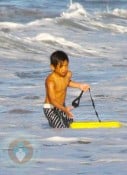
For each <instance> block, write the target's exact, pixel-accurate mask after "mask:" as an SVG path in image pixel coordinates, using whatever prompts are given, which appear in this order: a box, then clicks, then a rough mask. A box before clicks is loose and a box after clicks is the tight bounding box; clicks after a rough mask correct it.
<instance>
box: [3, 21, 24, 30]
mask: <svg viewBox="0 0 127 175" xmlns="http://www.w3.org/2000/svg"><path fill="white" fill-rule="evenodd" d="M22 27H24V25H23V24H20V23H14V22H0V29H3V28H8V29H18V28H22Z"/></svg>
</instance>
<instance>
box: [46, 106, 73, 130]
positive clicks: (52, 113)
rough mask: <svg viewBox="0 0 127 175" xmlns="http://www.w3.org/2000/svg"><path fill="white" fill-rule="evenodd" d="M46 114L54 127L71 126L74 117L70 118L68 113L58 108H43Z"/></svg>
mask: <svg viewBox="0 0 127 175" xmlns="http://www.w3.org/2000/svg"><path fill="white" fill-rule="evenodd" d="M43 110H44V114H45V116H46V118H47V119H48V121H49V125H50V126H51V127H53V128H69V125H70V123H72V122H73V119H69V118H68V117H67V116H66V114H65V113H64V112H62V111H60V110H59V109H57V108H43Z"/></svg>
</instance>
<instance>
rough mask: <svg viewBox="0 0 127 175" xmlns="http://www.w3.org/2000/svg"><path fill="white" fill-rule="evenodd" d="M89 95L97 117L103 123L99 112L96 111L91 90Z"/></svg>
mask: <svg viewBox="0 0 127 175" xmlns="http://www.w3.org/2000/svg"><path fill="white" fill-rule="evenodd" d="M89 93H90V98H91V102H92V106H93V108H94V111H95V114H96V116H97V118H98V121H99V122H101V120H100V118H99V115H98V112H97V111H96V108H95V103H94V100H93V98H92V95H91V91H90V88H89Z"/></svg>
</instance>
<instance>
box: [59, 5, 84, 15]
mask: <svg viewBox="0 0 127 175" xmlns="http://www.w3.org/2000/svg"><path fill="white" fill-rule="evenodd" d="M61 16H62V17H64V18H72V17H75V18H80V17H87V12H86V11H85V9H84V8H83V6H82V5H81V4H79V3H71V4H70V6H69V9H68V10H67V11H66V12H63V13H62V15H61Z"/></svg>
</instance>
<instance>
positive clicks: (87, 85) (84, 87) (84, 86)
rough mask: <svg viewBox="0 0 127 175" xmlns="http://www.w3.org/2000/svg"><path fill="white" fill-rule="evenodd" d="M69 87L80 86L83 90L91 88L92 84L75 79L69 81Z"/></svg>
mask: <svg viewBox="0 0 127 175" xmlns="http://www.w3.org/2000/svg"><path fill="white" fill-rule="evenodd" d="M68 86H69V87H72V88H78V89H81V90H82V91H87V90H88V89H90V86H89V84H85V83H78V82H74V81H72V80H71V81H70V82H69V85H68Z"/></svg>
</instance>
